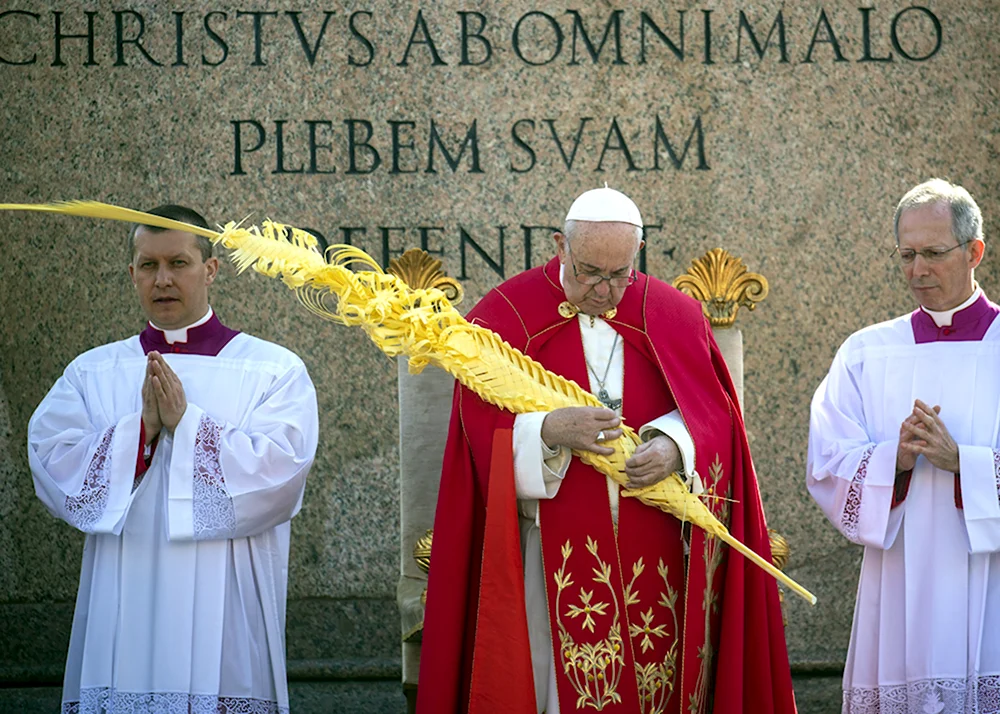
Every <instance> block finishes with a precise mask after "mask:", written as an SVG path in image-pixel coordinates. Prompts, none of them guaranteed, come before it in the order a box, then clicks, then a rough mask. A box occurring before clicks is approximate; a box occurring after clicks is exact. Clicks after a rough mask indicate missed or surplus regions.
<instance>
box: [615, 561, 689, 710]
mask: <svg viewBox="0 0 1000 714" xmlns="http://www.w3.org/2000/svg"><path fill="white" fill-rule="evenodd" d="M645 569H646V566H645V564H644V563H643V562H642V558H639V560H637V561H636V562H635V563H633V564H632V580H630V581H629V583H628V585H626V586H625V609H626V613H628V608H629V607H632V606H639V608H638V609H639V618H635V617H633V616H632V615H631V614H629V622H630V624H629V636H630V637H631V638H632V641H633V651H634V650H635V647H636V646H638V648H639V649H641V650H642V651H643V652H644V653H645V652H647V651H648V650H650V649H652V648H653V647H655V645H654V644H653V640H652V638H653V637H659V638H663V637H667V631H666V627H667V626H666V624H659V625H658V624H655V622H654V615H653V608H652V607H649V608H647V610H646V611H645V612H642V611H641V610H642V608H641V606H640V597H639V591H638V590H637V589H636V588H635V581H636V579H637V578H638V577H639V576H640V575H642V573H643V571H645ZM656 570H657V572H658V573H659V574H660V578H662V580H663V586H664V588H665V590H662V591H660V599H659V604H660V605H661V606H662V607H664V608H666V609H667V610H668V611H669V612H670V615H671V617H672V618H673V621H674V633H675V635H674V641H673V642H671V643H670V647H669V649H668V650H667V653H666V655H665V656H664V658H663V661H662V662H650V663H648V664H645V665H640V664H639V663H638V662H636V664H635V675H636V683H637V684H638V687H639V703H640V712H641V714H662V713H663V712H664V711H666V708H667V704H668V703H669V702H670V698H671V697H672V696H673V693H674V675H675V674H676V672H677V642H678V640H677V635H676V633H678V632H680V630H679V629H678V626H677V591H676V590H675V589H674V588H672V587H670V583H669V582H668V581H667V566H666V565H665V564H664V562H663V560H662V559H661V560H660V562H659V565H658V566H657V569H656ZM638 620H642V624H641V625H639V624H635V623H637V622H638Z"/></svg>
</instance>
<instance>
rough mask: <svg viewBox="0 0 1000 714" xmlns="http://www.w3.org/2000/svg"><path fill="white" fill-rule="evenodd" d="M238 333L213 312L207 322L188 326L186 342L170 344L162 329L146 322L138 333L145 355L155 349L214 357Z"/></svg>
mask: <svg viewBox="0 0 1000 714" xmlns="http://www.w3.org/2000/svg"><path fill="white" fill-rule="evenodd" d="M238 334H240V333H239V330H231V329H229V328H228V327H226V326H225V325H223V324H222V322H221V321H220V320H219V318H218V317H216V316H215V314H214V313H213V314H212V317H210V318H209V319H208V321H207V322H205V323H203V324H201V325H198V326H197V327H189V328H188V330H187V342H174V343H172V344H171V343H170V342H167V338H166V336H165V335H164V334H163V332H162V331H160V330H158V329H156V328H155V327H153V326H152V325H151V324H149V323H147V324H146V329H145V330H143V331H142V332H140V333H139V343H140V344H141V345H142V351H143V354H147V355H148V354H149V353H150V352H152V351H153V350H156V351H157V352H161V353H163V354H169V353H171V352H173V353H179V354H188V355H204V356H206V357H215V356H216V355H218V354H219V352H221V351H222V348H223V347H225V346H226V345H227V344H229V341H230V340H231V339H233V338H234V337H236V335H238Z"/></svg>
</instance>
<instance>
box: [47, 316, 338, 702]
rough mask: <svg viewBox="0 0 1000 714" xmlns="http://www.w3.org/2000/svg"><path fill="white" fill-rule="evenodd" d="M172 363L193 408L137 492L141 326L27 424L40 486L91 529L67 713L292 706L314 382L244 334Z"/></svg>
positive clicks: (82, 370)
mask: <svg viewBox="0 0 1000 714" xmlns="http://www.w3.org/2000/svg"><path fill="white" fill-rule="evenodd" d="M164 358H165V359H166V361H167V363H168V364H169V365H170V367H171V369H173V370H174V372H175V373H176V374H177V376H178V377H179V378H180V381H181V383H182V384H183V387H184V391H185V395H186V398H187V403H188V404H187V410H186V412H185V413H184V416H183V418H182V419H181V421H180V423H179V424H178V425H177V428H176V430H175V432H174V434H173V435H172V436H171V435H169V434H168V433H167V432H166V431H165V430H164V431H163V432H162V433H161V435H160V438H159V443H158V444H157V448H156V450H155V453H154V455H153V458H152V461H151V463H150V466H149V469H148V471H146V473H145V474H144V475H143V476H142V478H141V480H139V482H138V485H137V486H135V482H136V479H135V473H136V460H137V455H138V448H139V435H140V423H141V409H142V396H141V386H142V383H143V379H144V376H145V371H146V357H145V355H144V354H143V350H142V347H141V346H140V341H139V338H138V337H132V338H130V339H127V340H124V341H122V342H116V343H113V344H109V345H105V346H103V347H98V348H96V349H94V350H91V351H89V352H87V353H85V354H83V355H81V356H80V357H78V358H77V359H76V360H74V361H73V362H72V363H71V364H70V365H69V367H68V368H67V369H66V371H65V373H64V375H63V376H62V377H61V378H60V379H59V380H58V381H57V382H56V384H55V386H54V387H53V388H52V390H51V391H50V392H49V393H48V395H47V396H46V397H45V399H44V400H43V401H42V403H41V404H40V405H39V407H38V409H37V410H36V412H35V414H34V416H33V417H32V419H31V422H30V424H29V427H28V454H29V460H30V464H31V470H32V474H33V476H34V480H35V491H36V493H37V494H38V497H39V498H40V499H41V500H42V501H43V503H44V504H45V506H46V508H48V510H49V511H50V512H51V513H52V514H53V515H54V516H56V517H57V518H60V519H62V520H64V521H66V522H67V523H69V524H70V525H72V526H74V527H75V528H78V529H79V530H81V531H83V532H85V533H87V537H86V540H85V544H84V551H83V564H82V567H81V575H80V590H79V594H78V596H77V602H76V614H75V616H74V620H73V631H72V636H71V639H70V648H69V654H68V659H67V663H66V678H65V683H64V690H63V712H64V713H68V714H104V713H105V712H109V713H110V712H157V713H158V714H189V713H190V714H217V713H218V712H227V713H229V712H238V713H239V714H275V713H278V712H281V713H284V712H287V711H288V689H287V683H286V676H285V642H284V631H285V603H286V597H287V577H288V551H289V536H290V533H291V524H290V523H289V521H290V519H291V518H292V516H294V515H295V514H296V513H297V512H298V510H299V508H300V507H301V504H302V494H303V489H304V487H305V479H306V474H307V473H308V471H309V467H310V465H311V463H312V460H313V457H314V455H315V451H316V442H317V435H318V425H317V409H316V395H315V390H314V389H313V385H312V382H311V381H310V379H309V376H308V374H307V372H306V369H305V366H304V365H303V363H302V361H301V360H300V359H299V358H298V357H297V356H295V355H294V354H293V353H291V352H289V351H288V350H286V349H284V348H283V347H279V346H278V345H274V344H271V343H268V342H265V341H263V340H260V339H257V338H255V337H251V336H249V335H245V334H238V335H236V336H235V337H234V338H233V339H232V340H231V341H230V342H229V343H228V344H226V346H225V347H223V348H222V350H221V351H220V352H219V354H218V355H217V356H201V355H192V354H166V355H164Z"/></svg>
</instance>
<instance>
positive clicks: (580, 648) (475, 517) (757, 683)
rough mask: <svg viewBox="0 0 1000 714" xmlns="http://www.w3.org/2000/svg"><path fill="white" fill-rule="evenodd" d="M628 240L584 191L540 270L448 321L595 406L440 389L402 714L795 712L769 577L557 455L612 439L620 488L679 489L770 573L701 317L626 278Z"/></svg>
mask: <svg viewBox="0 0 1000 714" xmlns="http://www.w3.org/2000/svg"><path fill="white" fill-rule="evenodd" d="M642 225H643V223H642V217H641V215H640V212H639V209H638V207H637V206H636V205H635V203H634V202H633V201H632V200H631V199H630V198H628V197H627V196H626V195H625V194H623V193H620V192H619V191H616V190H614V189H610V188H607V187H604V188H598V189H594V190H591V191H587V192H585V193H583V194H582V195H581V196H579V197H578V198H577V199H576V200H575V201H574V202H573V204H572V206H571V207H570V209H569V212H568V213H567V215H566V219H565V225H564V228H563V230H562V231H559V232H556V233H555V234H554V243H555V250H556V255H555V257H553V258H552V259H551V260H550V261H549V262H548V263H547V264H546V265H544V266H540V267H537V268H534V269H531V270H528V271H526V272H524V273H521V274H520V275H517V276H515V277H513V278H511V279H510V280H507V281H506V282H504V283H503V284H501V285H499V286H498V287H496V288H495V289H493V290H492V291H491V292H490V293H489V294H487V295H486V297H484V298H483V300H482V301H480V302H479V304H477V305H476V306H475V308H473V310H472V311H471V312H470V314H469V315H468V318H469V319H470V320H472V321H475V322H477V323H479V324H481V325H483V326H485V327H487V328H489V329H491V330H494V331H495V332H497V333H499V334H500V335H501V336H502V337H503V338H504V339H505V340H507V341H508V342H509V343H510V344H511V345H512V346H514V347H516V348H518V349H520V350H521V351H523V352H525V353H526V354H527V355H528V356H530V357H531V358H533V359H535V360H537V361H538V362H540V363H541V364H542V365H543V366H545V367H546V368H547V369H549V370H551V371H553V372H556V373H558V374H560V375H562V376H564V377H566V378H569V379H572V380H574V381H575V382H576V383H578V384H580V385H582V386H584V387H585V388H588V389H589V390H590V391H591V392H592V393H593V394H594V395H595V396H597V397H598V398H599V399H600V401H601V402H602V403H603V405H604V406H601V407H572V408H564V409H557V410H554V411H552V412H537V413H528V414H521V415H516V416H515V415H514V414H511V413H509V412H505V411H503V410H501V409H498V408H496V407H493V406H490V405H488V404H486V403H485V402H483V401H482V400H480V399H479V398H478V397H477V396H476V395H475V394H474V393H473V392H471V391H469V390H467V389H465V388H464V387H462V386H460V385H459V386H457V387H456V391H455V397H454V404H453V410H452V420H451V427H450V433H449V437H448V443H447V447H446V450H445V459H444V467H443V471H442V475H441V489H440V495H439V499H438V505H437V513H436V518H435V529H434V547H433V549H432V555H431V569H430V582H429V590H428V596H427V611H426V618H425V623H424V636H423V645H422V652H421V665H420V686H419V691H418V703H417V710H418V712H420V713H421V714H454V713H457V712H500V711H503V712H514V713H517V714H520V713H522V712H523V713H528V712H532V713H533V712H547V713H548V714H555V713H556V712H560V711H562V712H571V711H575V710H576V709H578V708H580V707H588V708H596V709H598V710H601V711H605V712H622V713H626V712H627V713H628V714H635V713H637V712H641V713H647V712H657V713H662V712H671V713H679V712H681V711H683V712H709V711H714V712H716V713H717V714H720V713H723V714H736V713H737V712H745V711H768V712H779V713H784V712H793V711H794V706H795V705H794V699H793V695H792V688H791V678H790V674H789V667H788V658H787V653H786V650H785V640H784V632H783V629H782V621H781V613H780V609H779V603H778V593H777V589H776V586H775V583H774V581H773V580H772V579H771V578H770V577H768V576H767V575H765V574H764V573H762V572H761V571H760V570H759V569H757V568H755V567H753V566H750V565H749V564H748V563H747V562H746V561H745V560H744V559H742V558H740V557H738V556H732V555H729V554H728V553H727V552H726V551H725V549H722V548H719V547H718V544H717V543H715V542H713V541H710V540H706V538H705V536H704V533H702V532H701V531H700V530H698V529H693V530H692V529H690V528H687V527H684V526H682V524H681V523H680V522H679V521H677V520H676V519H675V518H673V517H671V516H669V515H666V514H664V513H662V512H660V511H658V510H656V509H653V508H649V507H647V506H644V505H642V504H640V503H639V502H638V501H637V500H635V499H631V498H623V497H622V494H623V493H625V492H626V490H624V489H622V488H621V487H620V486H618V485H617V484H616V483H614V482H613V481H611V480H610V479H608V478H607V477H605V476H604V475H602V474H600V473H599V472H597V471H596V470H594V469H593V468H591V467H589V466H587V465H585V464H584V463H583V462H582V461H580V459H579V458H576V457H575V456H573V453H572V452H573V451H574V450H575V451H590V452H594V453H596V454H609V453H612V449H611V448H610V447H609V446H608V442H610V441H613V440H615V439H617V438H618V437H619V436H621V433H622V431H621V424H622V423H623V422H624V423H627V424H629V425H630V426H632V427H634V428H636V429H637V430H638V431H639V433H640V435H641V437H642V441H643V443H642V444H641V445H639V446H638V447H637V449H636V451H635V454H634V455H633V456H632V458H631V459H630V460H629V461H628V463H627V466H626V473H627V476H628V478H629V488H641V487H644V486H649V485H652V484H655V483H657V482H659V481H661V480H663V479H664V478H666V477H667V476H668V475H669V474H670V473H672V472H677V473H679V474H682V475H683V477H684V478H686V479H687V482H688V484H689V486H690V488H691V489H692V490H694V491H696V492H703V493H704V494H705V496H706V499H708V502H709V503H710V504H711V508H712V509H713V511H714V512H715V513H716V515H717V516H719V517H721V518H722V519H724V521H726V522H727V523H728V524H729V526H730V529H731V530H732V531H733V534H734V535H735V536H737V537H738V538H740V539H741V540H743V541H744V542H745V543H747V544H748V545H749V546H750V547H752V548H754V549H755V550H757V551H758V552H759V553H761V554H762V555H764V556H765V557H770V550H769V545H768V537H767V530H766V526H765V523H764V518H763V512H762V509H761V503H760V494H759V491H758V488H757V483H756V480H755V476H754V471H753V465H752V463H751V460H750V453H749V449H748V446H747V440H746V433H745V431H744V428H743V423H742V418H741V414H740V408H739V405H738V403H737V400H736V395H735V391H734V389H733V386H732V382H731V379H730V377H729V374H728V372H727V370H726V366H725V363H724V361H723V358H722V356H721V354H720V353H719V350H718V347H717V346H716V344H715V341H714V339H713V337H712V332H711V329H710V327H709V325H708V322H707V321H706V319H705V318H704V316H703V314H702V309H701V305H700V304H699V303H698V302H696V301H695V300H692V299H691V298H689V297H687V296H684V295H682V294H681V293H679V292H678V291H677V290H675V289H674V288H672V287H670V286H669V285H667V284H665V283H663V282H661V281H659V280H657V279H655V278H653V277H650V276H648V275H644V274H641V273H639V272H637V271H636V270H635V268H634V263H635V259H636V257H637V255H638V253H639V251H640V249H641V248H642V246H643V238H642ZM498 564H500V565H498ZM491 613H494V614H495V613H502V616H501V617H499V618H498V617H496V616H495V615H494V614H491ZM713 702H714V704H713Z"/></svg>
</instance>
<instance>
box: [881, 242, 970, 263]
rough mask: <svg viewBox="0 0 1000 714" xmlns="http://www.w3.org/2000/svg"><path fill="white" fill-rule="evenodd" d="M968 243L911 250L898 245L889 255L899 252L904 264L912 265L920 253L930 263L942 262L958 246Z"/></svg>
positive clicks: (901, 261) (900, 260)
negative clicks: (900, 247)
mask: <svg viewBox="0 0 1000 714" xmlns="http://www.w3.org/2000/svg"><path fill="white" fill-rule="evenodd" d="M968 243H969V241H965V242H964V243H959V244H958V245H953V246H952V247H951V248H924V249H923V250H911V249H910V248H903V249H902V250H900V249H899V246H898V245H897V246H896V247H895V248H893V250H892V253H889V257H890V258H891V257H892V256H893V255H896V254H897V253H898V254H899V262H900V263H902V264H903V265H910V264H911V263H912V262H913V261H914V260H916V259H917V256H918V255H919V256H920V257H921V258H923V259H924V260H926V261H927V262H928V263H940V262H941V261H943V260H944V259H945V258H946V257H947V256H948V253H950V252H951V251H953V250H955V249H956V248H961V247H962V246H963V245H968Z"/></svg>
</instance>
